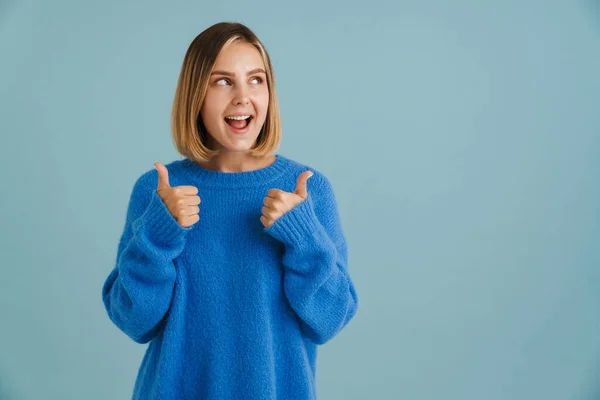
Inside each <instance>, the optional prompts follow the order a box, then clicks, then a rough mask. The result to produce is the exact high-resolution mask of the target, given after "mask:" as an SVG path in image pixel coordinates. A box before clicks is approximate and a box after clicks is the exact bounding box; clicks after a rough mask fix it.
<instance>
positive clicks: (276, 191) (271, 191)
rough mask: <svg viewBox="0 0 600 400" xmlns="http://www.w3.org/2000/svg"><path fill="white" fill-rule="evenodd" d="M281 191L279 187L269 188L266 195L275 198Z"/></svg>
mask: <svg viewBox="0 0 600 400" xmlns="http://www.w3.org/2000/svg"><path fill="white" fill-rule="evenodd" d="M281 193H283V190H281V189H269V192H268V193H267V197H271V198H274V199H275V198H277V196H280V195H281Z"/></svg>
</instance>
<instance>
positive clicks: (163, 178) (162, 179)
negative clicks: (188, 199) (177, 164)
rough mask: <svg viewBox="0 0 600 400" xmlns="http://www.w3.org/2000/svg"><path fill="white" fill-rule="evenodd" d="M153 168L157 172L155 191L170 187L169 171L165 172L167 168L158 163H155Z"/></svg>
mask: <svg viewBox="0 0 600 400" xmlns="http://www.w3.org/2000/svg"><path fill="white" fill-rule="evenodd" d="M154 168H156V170H157V171H158V187H157V188H156V190H160V189H165V188H168V187H171V185H169V170H167V167H165V166H164V165H162V164H161V163H159V162H155V163H154Z"/></svg>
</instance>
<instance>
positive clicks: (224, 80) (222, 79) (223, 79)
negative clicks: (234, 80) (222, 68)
mask: <svg viewBox="0 0 600 400" xmlns="http://www.w3.org/2000/svg"><path fill="white" fill-rule="evenodd" d="M221 81H223V82H229V79H226V78H221V79H219V80H218V81H216V82H215V83H216V84H217V85H219V82H221ZM220 86H222V85H220Z"/></svg>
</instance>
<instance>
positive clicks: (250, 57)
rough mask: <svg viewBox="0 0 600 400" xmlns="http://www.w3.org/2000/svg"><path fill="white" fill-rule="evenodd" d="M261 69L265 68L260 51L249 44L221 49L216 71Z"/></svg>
mask: <svg viewBox="0 0 600 400" xmlns="http://www.w3.org/2000/svg"><path fill="white" fill-rule="evenodd" d="M259 67H260V68H263V69H264V68H265V64H264V61H263V59H262V57H261V55H260V53H259V51H258V50H257V49H256V48H255V47H254V46H253V45H251V44H250V43H247V42H238V43H233V44H231V45H229V46H226V47H224V48H223V49H221V52H220V53H219V55H218V56H217V59H216V60H215V66H214V68H215V69H223V70H227V71H233V70H236V69H237V70H243V71H246V70H251V69H254V68H259Z"/></svg>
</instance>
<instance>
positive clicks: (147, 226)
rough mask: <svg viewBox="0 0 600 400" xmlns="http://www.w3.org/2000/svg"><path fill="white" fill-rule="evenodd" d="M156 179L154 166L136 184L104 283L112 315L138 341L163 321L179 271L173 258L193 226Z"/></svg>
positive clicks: (104, 295) (149, 335)
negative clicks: (178, 216) (177, 213)
mask: <svg viewBox="0 0 600 400" xmlns="http://www.w3.org/2000/svg"><path fill="white" fill-rule="evenodd" d="M152 177H153V178H154V182H152V181H153V179H152ZM157 179H158V175H157V172H156V171H151V172H150V173H147V174H145V175H142V176H141V177H140V178H139V179H138V180H137V181H136V183H135V184H134V187H133V190H132V193H131V196H130V200H129V206H128V209H127V217H126V221H125V228H124V230H123V233H122V235H121V239H120V241H119V245H118V250H117V258H116V265H115V266H114V268H113V269H112V271H111V272H110V274H109V276H108V278H107V279H106V281H105V283H104V285H103V287H102V300H103V302H104V306H105V308H106V311H107V312H108V316H109V318H110V319H111V321H112V322H113V323H114V324H115V325H116V326H117V327H118V328H119V329H121V330H122V331H123V332H124V333H126V334H127V335H128V336H129V337H130V338H131V339H133V340H134V341H136V342H137V343H147V342H149V341H150V340H151V339H152V338H153V337H154V336H155V335H156V334H157V333H158V332H159V331H160V329H161V328H162V327H163V325H164V320H165V317H166V315H167V311H168V310H169V307H170V305H171V299H172V294H173V288H174V284H175V277H176V270H175V265H174V262H173V259H175V258H176V257H177V256H178V255H179V254H181V252H182V251H183V248H184V245H185V236H186V233H187V232H188V231H189V230H190V229H191V227H188V228H184V227H182V226H181V225H179V223H178V222H177V221H176V220H175V218H173V216H172V215H171V213H170V212H169V210H168V209H167V207H166V206H165V204H164V203H163V201H162V199H161V198H160V196H159V195H158V193H157V192H156V190H155V189H154V187H156V182H157ZM152 184H154V186H152Z"/></svg>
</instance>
